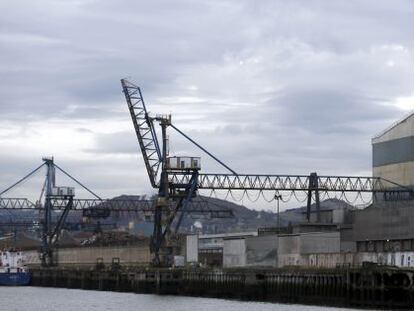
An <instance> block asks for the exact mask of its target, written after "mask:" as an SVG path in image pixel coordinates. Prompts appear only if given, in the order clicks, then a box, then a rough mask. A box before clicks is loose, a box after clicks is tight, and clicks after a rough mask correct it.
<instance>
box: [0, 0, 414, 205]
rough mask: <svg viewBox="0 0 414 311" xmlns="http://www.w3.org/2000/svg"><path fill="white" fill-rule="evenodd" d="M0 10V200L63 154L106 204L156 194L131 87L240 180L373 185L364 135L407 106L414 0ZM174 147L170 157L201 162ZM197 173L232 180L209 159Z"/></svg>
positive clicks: (411, 95)
mask: <svg viewBox="0 0 414 311" xmlns="http://www.w3.org/2000/svg"><path fill="white" fill-rule="evenodd" d="M0 11H1V12H2V13H1V15H2V17H1V19H0V75H1V82H2V83H1V84H0V115H1V123H0V148H1V149H0V169H1V172H2V173H1V174H0V185H3V186H2V188H5V187H6V185H8V184H10V183H12V182H13V181H15V180H17V178H18V177H20V176H22V175H24V174H25V173H26V172H28V171H29V170H30V169H31V168H34V167H36V166H37V165H39V164H40V163H41V157H42V156H43V155H54V156H55V158H56V162H57V163H58V164H60V165H61V166H62V167H64V168H65V169H67V170H68V171H70V172H71V173H72V174H73V175H74V176H76V177H78V178H79V179H80V180H82V181H83V182H84V183H85V184H87V185H88V186H89V187H91V188H92V189H94V190H95V191H96V192H97V193H99V194H101V195H102V196H103V197H111V196H114V195H118V194H124V193H128V194H142V193H150V192H151V188H150V186H149V181H148V178H147V175H146V171H145V168H144V164H143V161H142V158H141V155H140V152H139V149H138V143H137V140H136V137H135V133H134V131H133V127H132V123H131V120H130V116H129V113H128V111H127V106H126V103H125V100H124V97H123V94H122V92H121V86H120V83H119V80H120V79H121V78H124V77H127V78H129V79H131V80H132V81H134V82H135V83H137V84H138V85H140V86H141V87H142V90H143V93H144V97H145V99H146V102H147V105H148V109H149V110H150V111H151V112H152V113H171V114H172V118H173V122H174V124H175V125H176V126H177V127H179V128H180V129H182V130H184V131H185V132H186V133H188V134H189V135H190V136H192V137H193V138H195V139H196V140H197V141H198V142H200V143H201V144H202V145H204V146H205V147H207V148H208V149H209V150H210V151H211V152H213V153H215V154H216V155H217V156H218V157H219V158H221V159H222V160H223V161H224V162H226V163H227V164H228V165H229V166H231V167H232V168H233V169H234V170H236V171H237V172H240V173H280V174H296V173H300V174H308V173H309V172H311V171H317V172H318V173H319V174H346V175H360V174H363V175H370V174H371V141H370V140H371V138H372V137H373V136H374V135H375V134H377V133H378V132H380V131H381V130H382V129H384V128H385V127H387V126H388V125H390V124H391V123H392V122H394V121H395V120H398V119H399V118H400V117H402V116H404V115H405V114H406V113H408V112H409V111H410V110H411V109H412V108H414V37H413V35H412V29H414V19H413V14H414V3H413V2H412V1H410V0H407V1H403V0H393V1H379V0H375V1H369V0H365V1H352V0H343V1H340V0H338V1H312V0H302V1H300V0H291V1H282V0H281V1H275V0H272V1H265V0H261V1H243V0H234V1H225V0H220V1H195V0H194V1H181V0H174V1H132V0H131V1H127V0H101V1H99V0H56V1H52V0H37V1H31V0H26V1H24V0H3V1H1V2H0ZM170 138H171V146H170V149H171V155H180V154H185V155H193V154H194V155H202V154H201V153H200V152H199V151H197V150H196V149H194V148H193V147H192V146H191V145H189V144H187V143H186V142H185V141H184V140H182V139H181V138H180V137H178V136H176V135H175V134H173V133H171V136H170ZM203 171H204V172H220V171H222V172H224V170H222V169H221V168H220V167H218V166H216V165H214V164H213V163H211V161H208V160H207V159H205V157H203ZM60 183H61V184H63V183H65V181H63V180H62V181H61V182H60ZM27 187H28V188H27V189H29V190H25V191H26V192H30V191H34V189H36V188H39V187H40V186H39V185H38V184H37V185H35V184H33V185H31V186H27Z"/></svg>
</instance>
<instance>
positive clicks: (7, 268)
mask: <svg viewBox="0 0 414 311" xmlns="http://www.w3.org/2000/svg"><path fill="white" fill-rule="evenodd" d="M29 283H30V273H29V272H28V271H27V269H26V267H25V266H24V260H23V253H22V252H20V251H17V250H14V249H11V250H7V251H0V286H22V285H29Z"/></svg>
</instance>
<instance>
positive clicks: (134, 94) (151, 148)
mask: <svg viewBox="0 0 414 311" xmlns="http://www.w3.org/2000/svg"><path fill="white" fill-rule="evenodd" d="M121 84H122V89H123V92H124V94H125V99H126V101H127V104H128V108H129V113H130V114H131V118H132V123H133V124H134V128H135V133H136V134H137V138H138V142H139V146H140V149H141V153H142V157H143V158H144V163H145V166H146V169H147V172H148V176H149V179H150V182H151V185H152V187H154V188H156V187H157V184H158V182H157V176H158V170H159V168H160V165H161V162H162V156H161V150H160V147H159V144H158V139H157V134H156V132H155V129H154V126H153V123H152V120H151V118H150V117H149V116H148V112H147V108H146V107H145V102H144V98H143V97H142V93H141V89H140V88H139V86H137V85H135V84H133V83H131V82H129V81H128V80H126V79H121Z"/></svg>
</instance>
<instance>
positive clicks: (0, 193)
mask: <svg viewBox="0 0 414 311" xmlns="http://www.w3.org/2000/svg"><path fill="white" fill-rule="evenodd" d="M43 165H45V163H43V164H42V165H40V166H39V167H37V168H36V169H34V170H33V171H31V172H30V173H29V174H27V175H26V176H24V177H23V178H22V179H20V180H19V181H17V182H16V183H14V184H13V185H11V186H10V187H8V188H7V189H5V190H3V191H2V192H0V196H2V195H3V194H5V193H6V192H7V191H9V190H10V189H12V188H13V187H15V186H17V185H18V184H20V183H21V182H23V181H25V180H26V179H27V178H29V177H30V176H32V175H33V174H34V173H36V172H37V171H38V170H40V169H41V168H42V167H43Z"/></svg>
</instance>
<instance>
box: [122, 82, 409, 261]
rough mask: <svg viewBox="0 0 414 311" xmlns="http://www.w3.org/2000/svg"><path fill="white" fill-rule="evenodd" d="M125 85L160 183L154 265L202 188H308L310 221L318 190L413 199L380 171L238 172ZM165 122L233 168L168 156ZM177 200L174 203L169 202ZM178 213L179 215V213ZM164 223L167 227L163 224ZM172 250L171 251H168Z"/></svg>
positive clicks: (150, 169) (149, 165)
mask: <svg viewBox="0 0 414 311" xmlns="http://www.w3.org/2000/svg"><path fill="white" fill-rule="evenodd" d="M121 85H122V90H123V93H124V95H125V99H126V102H127V105H128V109H129V112H130V115H131V118H132V122H133V125H134V129H135V132H136V135H137V139H138V143H139V146H140V150H141V153H142V157H143V159H144V163H145V166H146V169H147V173H148V176H149V179H150V183H151V185H152V187H154V188H157V189H158V198H157V200H156V206H155V212H154V232H153V235H152V240H151V245H152V253H153V262H154V264H155V265H161V264H163V263H165V253H163V254H161V251H162V250H164V249H165V247H164V246H165V244H166V236H167V234H168V233H169V232H170V226H171V224H172V223H173V221H174V219H175V218H176V217H177V218H178V219H177V225H176V228H178V226H179V225H180V222H181V219H182V217H183V215H184V213H186V212H188V211H187V208H188V205H189V203H190V202H191V199H192V198H193V197H194V196H195V195H196V193H197V190H199V189H210V190H228V191H232V190H243V191H250V190H254V191H260V192H263V191H274V192H276V193H278V192H279V191H290V192H292V193H296V192H302V191H303V192H306V193H307V220H308V221H310V213H311V204H312V198H314V201H315V205H316V211H317V221H320V204H319V201H320V199H319V194H320V192H326V193H328V192H336V193H337V192H339V193H342V194H343V193H347V192H356V193H358V194H361V193H364V192H367V193H372V194H373V196H374V197H375V196H378V195H382V196H383V197H384V199H385V200H403V199H404V200H405V199H413V198H414V192H413V190H412V189H410V188H407V187H404V186H401V185H399V184H397V183H394V182H392V181H389V180H385V179H383V178H379V177H362V176H318V175H317V174H316V173H311V174H310V175H263V174H239V173H236V172H235V171H234V170H232V169H231V168H230V167H229V166H227V165H226V164H224V163H223V162H222V161H220V160H219V159H218V158H217V157H215V156H214V155H213V154H211V153H210V152H208V151H207V150H206V149H205V148H203V147H202V146H200V145H199V144H198V143H197V142H195V141H194V140H193V139H191V138H190V137H189V136H188V135H186V134H185V133H184V132H182V131H181V130H180V129H178V128H177V127H176V126H175V125H174V124H173V123H172V121H171V116H170V115H168V116H162V115H158V116H150V115H149V113H148V111H147V108H146V105H145V102H144V98H143V96H142V92H141V89H140V87H139V86H137V85H136V84H134V83H132V82H130V81H128V80H126V79H121ZM157 123H158V124H159V125H160V127H161V135H162V143H161V144H160V143H159V141H158V137H157V132H156V128H155V124H157ZM167 128H172V129H174V130H175V131H176V132H178V133H179V134H181V135H182V136H184V137H185V138H186V139H187V140H189V141H190V142H191V143H193V144H194V145H196V146H197V147H198V148H200V149H201V150H202V151H204V152H205V153H206V154H207V155H209V156H210V157H212V158H213V159H214V160H216V161H217V162H218V163H219V164H221V165H222V166H223V167H224V168H225V169H226V170H228V171H229V172H230V173H226V174H223V173H219V174H211V173H208V174H203V173H200V168H201V167H200V158H196V157H168V153H167ZM171 201H173V202H175V205H174V207H173V208H171V204H169V203H168V202H171ZM177 215H180V216H177ZM163 225H164V229H163ZM166 252H167V253H168V251H166Z"/></svg>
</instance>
